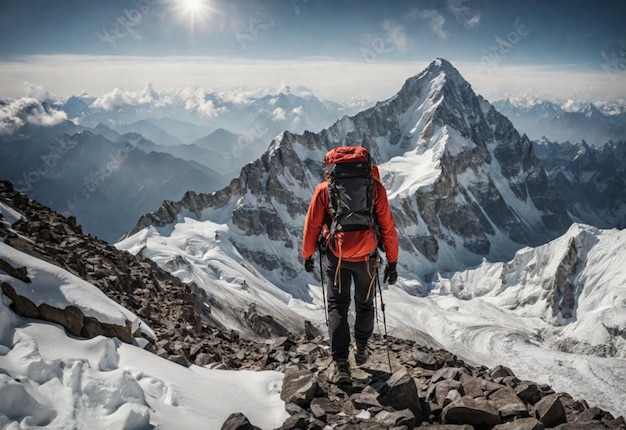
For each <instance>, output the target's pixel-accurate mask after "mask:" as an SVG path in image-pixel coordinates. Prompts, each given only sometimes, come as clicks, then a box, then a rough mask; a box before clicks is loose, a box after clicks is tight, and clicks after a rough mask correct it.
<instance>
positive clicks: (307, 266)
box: [304, 257, 315, 272]
mask: <svg viewBox="0 0 626 430" xmlns="http://www.w3.org/2000/svg"><path fill="white" fill-rule="evenodd" d="M304 270H306V271H307V272H312V271H313V270H315V264H313V259H312V258H311V257H309V258H307V259H306V260H304Z"/></svg>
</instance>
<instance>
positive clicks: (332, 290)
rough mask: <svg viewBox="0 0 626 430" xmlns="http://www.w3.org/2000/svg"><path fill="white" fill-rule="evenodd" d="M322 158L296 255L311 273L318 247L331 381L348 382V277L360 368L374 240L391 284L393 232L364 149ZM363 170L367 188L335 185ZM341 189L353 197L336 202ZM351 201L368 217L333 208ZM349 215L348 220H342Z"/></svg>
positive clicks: (374, 267) (370, 307) (370, 314)
mask: <svg viewBox="0 0 626 430" xmlns="http://www.w3.org/2000/svg"><path fill="white" fill-rule="evenodd" d="M359 160H364V161H363V162H359ZM324 162H325V165H326V167H325V170H324V175H325V177H326V179H325V180H324V181H323V182H322V183H320V184H319V185H318V186H317V187H316V188H315V191H314V193H313V197H312V198H311V203H310V204H309V209H308V212H307V215H306V219H305V222H304V234H303V243H302V257H303V258H304V268H305V270H306V271H307V272H313V271H314V267H315V264H314V262H313V254H314V253H315V251H316V250H317V248H318V247H319V252H320V264H321V266H322V268H321V269H322V276H323V279H322V281H323V282H324V281H325V283H326V288H327V292H328V321H327V323H328V330H329V336H330V344H331V351H332V358H333V361H334V371H333V375H332V377H331V382H334V383H336V384H348V383H350V382H351V375H350V365H349V362H348V358H349V349H350V327H349V325H348V310H349V308H350V303H351V295H350V293H351V291H350V287H351V283H352V281H354V300H355V310H356V319H355V323H354V338H355V344H356V347H355V351H354V358H355V363H356V364H357V365H359V366H361V365H363V364H365V363H366V362H367V360H368V358H369V351H368V349H367V342H368V340H369V338H370V336H371V335H372V332H373V331H374V295H375V284H376V281H377V280H378V265H379V255H378V252H377V248H378V245H379V241H380V243H381V244H382V248H383V250H384V251H385V255H386V258H387V264H386V267H385V271H384V281H385V282H388V283H389V284H394V283H395V282H396V280H397V278H398V273H397V270H396V263H397V261H398V236H397V233H396V226H395V221H394V219H393V215H392V213H391V209H390V207H389V201H388V200H387V193H386V191H385V188H384V186H383V185H382V183H381V182H380V175H379V173H378V168H377V167H376V166H375V165H373V164H371V158H370V155H369V153H368V152H367V150H366V149H365V148H363V147H353V146H342V147H337V148H334V149H332V150H331V151H329V152H328V153H327V154H326V155H325V157H324ZM353 168H360V169H361V173H360V174H355V173H352V172H350V171H349V170H350V169H353ZM340 169H341V170H340ZM346 170H347V172H346ZM364 172H365V173H367V176H368V178H369V179H368V178H366V179H363V180H357V183H360V184H363V183H369V184H370V185H369V186H367V188H366V187H364V186H363V185H355V182H352V184H349V183H347V182H346V183H339V182H340V181H342V180H343V179H341V178H340V176H341V177H345V176H347V177H352V178H354V176H359V175H361V176H365V173H364ZM368 181H369V182H368ZM329 183H330V185H329ZM337 185H338V186H337ZM358 187H362V188H361V189H359V188H358ZM368 188H369V190H368ZM337 189H339V190H343V191H337ZM347 191H349V192H352V194H353V195H352V196H351V198H347V199H345V200H343V201H341V198H342V196H341V195H340V194H341V193H342V192H344V193H345V192H347ZM357 200H358V201H361V203H360V204H361V206H363V205H365V204H367V207H368V208H369V209H368V210H369V211H370V213H369V215H368V214H367V213H366V212H365V211H364V210H363V208H361V209H360V212H357V209H355V208H354V207H349V208H348V209H347V210H344V211H343V213H340V212H338V211H337V206H339V207H344V208H345V207H346V206H351V205H352V206H354V205H356V204H358V203H354V202H356V201H357ZM346 212H348V213H346ZM333 213H335V215H336V217H335V219H334V218H333ZM338 214H339V215H338ZM349 219H352V221H344V220H349ZM366 219H368V220H367V221H366ZM350 222H352V224H350ZM344 223H345V225H344Z"/></svg>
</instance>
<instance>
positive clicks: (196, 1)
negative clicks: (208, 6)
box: [182, 0, 205, 15]
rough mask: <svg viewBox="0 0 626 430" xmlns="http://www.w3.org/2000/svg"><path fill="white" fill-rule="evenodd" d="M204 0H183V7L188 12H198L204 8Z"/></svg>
mask: <svg viewBox="0 0 626 430" xmlns="http://www.w3.org/2000/svg"><path fill="white" fill-rule="evenodd" d="M204 6H205V5H204V1H203V0H182V8H183V10H184V11H185V12H186V13H188V14H191V15H193V14H197V13H200V11H202V9H203V8H204Z"/></svg>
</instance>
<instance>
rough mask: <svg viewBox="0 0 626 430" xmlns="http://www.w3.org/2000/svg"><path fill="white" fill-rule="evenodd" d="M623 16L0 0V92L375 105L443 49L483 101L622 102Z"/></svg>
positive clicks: (432, 3) (400, 6)
mask: <svg viewBox="0 0 626 430" xmlns="http://www.w3.org/2000/svg"><path fill="white" fill-rule="evenodd" d="M625 23H626V2H623V1H610V0H605V1H597V0H596V1H588V0H570V1H565V0H553V1H536V0H535V1H532V0H531V1H521V0H520V1H507V0H501V1H498V0H395V1H393V0H392V1H383V0H379V1H371V0H365V1H357V0H334V1H331V0H256V1H255V0H230V1H227V0H154V1H151V0H107V1H96V0H56V1H52V0H15V1H11V0H0V41H1V43H0V73H1V74H2V76H3V78H2V82H1V83H0V97H17V96H20V95H24V94H25V93H26V92H27V91H28V88H29V87H41V88H43V89H45V90H46V91H48V92H49V93H50V94H53V95H58V96H68V95H70V94H76V93H79V92H82V91H86V92H89V93H93V94H96V95H97V94H99V93H103V92H106V91H110V90H112V89H113V88H123V89H137V88H141V87H143V86H144V85H145V83H146V82H151V83H152V84H153V85H154V86H155V88H157V89H158V88H164V87H167V86H169V87H186V86H191V87H203V88H207V89H211V88H228V87H234V86H237V87H242V88H255V87H262V86H275V87H278V86H280V85H281V84H288V85H292V86H297V85H304V86H306V87H308V88H311V89H312V90H313V91H314V92H315V93H316V94H319V95H321V96H325V97H328V98H334V99H347V98H350V97H364V98H374V99H383V98H387V97H390V96H392V95H393V94H394V93H395V92H396V91H397V90H398V89H399V88H400V85H401V84H402V82H403V81H404V80H405V79H406V78H408V77H410V76H413V75H415V74H417V73H419V72H420V71H421V70H422V69H423V68H424V67H425V66H426V65H427V64H428V63H430V62H431V61H432V60H433V59H435V58H437V57H443V58H446V59H448V60H449V61H451V62H452V63H453V64H454V65H455V66H456V67H457V68H458V69H459V71H461V73H462V74H463V75H464V77H465V78H466V79H467V80H468V81H469V82H470V83H471V84H472V85H473V86H474V88H475V90H476V91H477V92H479V93H481V94H483V95H485V96H486V97H488V98H489V99H497V98H501V97H503V96H504V95H506V94H512V93H515V94H532V95H535V96H537V97H547V98H553V99H568V98H574V99H589V100H593V99H594V98H596V99H610V98H626V79H625V77H626V46H625V44H626V25H625ZM26 83H28V84H26Z"/></svg>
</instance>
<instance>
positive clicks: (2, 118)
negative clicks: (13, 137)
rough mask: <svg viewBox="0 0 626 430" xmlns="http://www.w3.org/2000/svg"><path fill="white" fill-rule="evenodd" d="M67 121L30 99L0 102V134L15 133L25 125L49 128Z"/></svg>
mask: <svg viewBox="0 0 626 430" xmlns="http://www.w3.org/2000/svg"><path fill="white" fill-rule="evenodd" d="M65 120H67V115H66V114H65V112H62V111H57V110H55V109H53V108H51V107H49V106H47V105H45V104H42V103H41V102H40V101H39V100H37V99H35V98H32V97H23V98H19V99H15V100H11V99H8V100H0V134H11V133H15V132H16V131H17V130H18V129H19V128H20V127H22V126H24V125H26V124H32V125H41V126H44V127H49V126H53V125H57V124H59V123H61V122H63V121H65Z"/></svg>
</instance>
